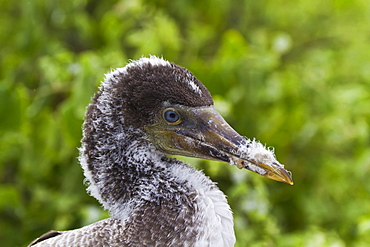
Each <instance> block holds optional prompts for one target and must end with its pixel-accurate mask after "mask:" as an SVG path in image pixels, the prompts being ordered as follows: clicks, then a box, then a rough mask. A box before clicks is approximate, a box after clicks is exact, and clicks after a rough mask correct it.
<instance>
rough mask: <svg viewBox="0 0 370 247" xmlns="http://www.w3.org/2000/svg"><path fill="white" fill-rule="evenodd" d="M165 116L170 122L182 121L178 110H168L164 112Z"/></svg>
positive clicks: (177, 122)
mask: <svg viewBox="0 0 370 247" xmlns="http://www.w3.org/2000/svg"><path fill="white" fill-rule="evenodd" d="M163 118H164V120H166V121H167V122H168V123H169V124H179V123H181V120H180V116H179V114H178V113H177V112H175V111H174V110H166V111H165V112H164V113H163Z"/></svg>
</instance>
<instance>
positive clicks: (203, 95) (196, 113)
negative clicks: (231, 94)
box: [111, 56, 293, 184]
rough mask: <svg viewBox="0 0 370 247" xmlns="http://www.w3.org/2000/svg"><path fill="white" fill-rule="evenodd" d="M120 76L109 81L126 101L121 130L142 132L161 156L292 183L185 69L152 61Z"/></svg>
mask: <svg viewBox="0 0 370 247" xmlns="http://www.w3.org/2000/svg"><path fill="white" fill-rule="evenodd" d="M120 73H121V74H122V75H121V76H120ZM120 73H117V72H115V74H114V75H111V77H112V78H113V79H115V78H114V77H115V76H116V77H117V78H116V79H117V80H120V81H121V82H120V83H117V84H115V87H117V90H116V91H117V92H119V94H120V95H119V97H120V98H123V99H124V100H123V107H122V109H123V114H124V116H125V118H124V121H125V125H128V126H132V127H134V128H138V129H142V130H143V132H144V133H145V135H146V137H147V138H148V140H149V141H150V142H151V143H152V144H153V145H154V146H155V147H156V148H157V149H158V150H159V151H161V152H163V153H165V154H174V155H183V156H188V157H197V158H202V159H209V160H217V161H223V162H227V163H230V164H233V165H236V166H237V167H238V168H240V169H247V170H250V171H253V172H256V173H258V174H260V175H262V176H265V177H267V178H270V179H274V180H277V181H281V182H285V183H289V184H293V180H292V177H291V174H290V172H288V171H287V170H285V169H284V166H283V165H282V164H280V163H279V162H278V161H277V160H276V158H275V155H274V153H273V151H271V150H269V149H267V148H266V147H265V146H263V145H262V144H261V143H259V142H257V141H255V140H250V139H246V138H243V137H242V136H241V135H239V134H238V133H237V132H236V131H235V130H234V129H233V128H232V127H231V126H230V125H229V124H228V123H227V122H226V121H225V120H224V118H223V117H222V116H221V115H220V114H219V113H218V112H217V111H216V110H215V108H214V107H213V100H212V97H211V95H210V93H209V91H208V90H207V89H206V87H205V86H204V85H203V84H202V83H201V82H200V81H199V80H197V79H196V78H195V76H194V75H193V74H192V73H190V72H189V71H188V70H186V69H185V68H182V67H180V66H178V65H176V64H173V63H170V62H167V61H165V60H163V59H160V58H157V57H154V56H152V57H150V58H142V59H140V60H137V61H132V62H131V63H129V64H128V65H127V66H126V67H124V68H123V69H122V71H121V72H120ZM118 77H119V78H118Z"/></svg>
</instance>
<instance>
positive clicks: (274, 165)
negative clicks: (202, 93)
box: [147, 106, 293, 184]
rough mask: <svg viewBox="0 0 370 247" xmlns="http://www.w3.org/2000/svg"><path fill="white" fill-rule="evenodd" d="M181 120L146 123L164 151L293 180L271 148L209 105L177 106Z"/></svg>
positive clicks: (150, 136)
mask: <svg viewBox="0 0 370 247" xmlns="http://www.w3.org/2000/svg"><path fill="white" fill-rule="evenodd" d="M179 108H181V109H179V112H180V115H181V116H182V119H183V121H182V123H181V124H179V125H168V124H167V125H164V124H154V125H152V126H149V128H148V129H147V130H149V131H147V132H149V135H148V136H149V138H150V139H151V140H152V142H153V143H154V145H155V146H156V147H157V148H158V149H159V150H161V151H163V152H165V153H167V154H176V155H183V156H189V157H197V158H202V159H209V160H218V161H223V162H228V163H230V164H233V165H236V166H237V167H238V168H240V169H242V168H245V169H248V170H250V171H253V172H256V173H258V174H260V175H262V176H264V177H267V178H270V179H273V180H277V181H280V182H285V183H288V184H293V180H292V177H291V173H290V172H289V171H287V170H285V169H284V166H283V165H282V164H280V163H279V162H278V161H277V160H276V158H275V155H274V153H273V151H271V150H270V149H267V148H266V147H264V146H263V145H262V144H261V143H259V142H257V141H255V140H249V139H245V138H243V137H242V136H240V135H239V134H238V133H237V132H236V131H235V130H234V129H233V128H232V127H231V126H230V125H229V124H228V123H227V122H226V121H225V120H224V119H223V117H222V116H221V115H220V114H219V113H218V112H217V111H216V110H215V109H214V108H213V107H212V106H210V107H184V106H181V107H179Z"/></svg>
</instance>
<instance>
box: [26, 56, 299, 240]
mask: <svg viewBox="0 0 370 247" xmlns="http://www.w3.org/2000/svg"><path fill="white" fill-rule="evenodd" d="M79 152H80V155H79V162H80V164H81V167H82V169H83V171H84V176H85V178H86V179H85V180H86V183H87V191H88V193H89V194H90V195H91V196H93V197H95V198H96V199H97V200H98V201H99V202H100V203H101V204H102V206H103V207H104V209H106V210H108V211H109V213H110V216H111V217H110V218H107V219H103V220H101V221H98V222H96V223H93V224H91V225H87V226H84V227H82V228H79V229H75V230H69V231H50V232H48V233H46V234H44V235H42V236H41V237H39V238H38V239H36V240H35V241H33V242H32V243H31V244H30V245H29V246H32V247H41V246H50V247H51V246H112V247H116V246H201V247H202V246H213V247H214V246H234V244H235V242H236V239H235V234H234V226H233V216H232V211H231V209H230V206H229V204H228V202H227V199H226V196H225V194H224V193H223V192H222V191H221V190H220V189H219V188H218V186H217V185H216V183H215V182H213V181H211V179H210V178H209V177H207V176H206V175H205V174H204V173H203V172H202V171H199V170H197V169H195V168H194V167H193V166H191V165H189V164H187V163H184V162H182V161H179V160H178V159H176V158H174V156H172V155H182V156H187V157H195V158H200V159H208V160H216V161H222V162H226V163H229V164H231V165H235V166H237V167H238V168H240V169H247V170H250V171H253V172H255V173H258V174H260V175H262V176H264V177H267V178H270V179H273V180H277V181H281V182H285V183H288V184H293V180H292V176H291V173H290V172H289V171H287V170H286V169H285V168H284V165H282V164H281V163H279V162H278V161H277V159H276V157H275V154H274V151H273V150H272V149H271V148H266V146H265V145H263V144H261V143H260V142H259V141H257V140H255V139H248V138H245V137H242V136H241V135H240V134H238V133H237V132H236V131H235V130H234V129H233V128H232V127H231V126H230V125H229V124H228V123H227V122H226V121H225V120H224V118H223V117H222V116H221V115H220V113H218V111H217V110H216V109H215V108H214V102H213V99H212V96H211V94H210V92H209V91H208V90H207V88H206V87H205V86H204V85H203V84H202V83H201V82H200V81H199V80H198V79H197V78H196V77H195V76H194V75H193V74H192V73H191V72H190V71H189V70H187V69H185V68H183V67H181V66H179V65H177V64H175V63H172V62H169V61H167V60H165V59H163V58H161V57H157V56H153V55H151V56H148V57H141V58H140V59H138V60H130V61H129V62H128V63H127V64H126V65H125V66H124V67H121V68H117V69H115V70H112V71H111V72H109V73H108V74H106V75H105V80H104V81H103V82H102V84H101V85H100V87H99V90H98V92H97V93H96V94H95V95H94V97H93V98H92V102H91V103H90V104H89V105H88V107H87V110H86V114H85V119H84V124H83V138H82V140H81V147H80V149H79Z"/></svg>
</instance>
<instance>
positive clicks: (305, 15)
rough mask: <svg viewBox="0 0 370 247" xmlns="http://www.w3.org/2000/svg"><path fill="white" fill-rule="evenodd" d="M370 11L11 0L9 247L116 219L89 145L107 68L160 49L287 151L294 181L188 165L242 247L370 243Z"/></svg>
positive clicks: (4, 70) (316, 5) (2, 158)
mask: <svg viewBox="0 0 370 247" xmlns="http://www.w3.org/2000/svg"><path fill="white" fill-rule="evenodd" d="M369 10H370V4H369V2H368V1H366V0H354V1H344V0H332V1H319V0H312V1H293V0H291V1H281V0H277V1H247V0H244V1H242V0H238V1H217V0H205V1H189V0H186V1H185V0H178V1H169V0H160V1H159V0H158V1H146V2H145V1H143V0H121V1H117V0H114V1H113V0H111V1H96V0H93V1H86V0H75V1H43V0H33V1H22V0H21V1H0V13H1V15H0V47H1V53H0V64H1V67H0V116H1V121H0V150H1V151H0V182H1V183H0V245H1V246H25V245H26V244H28V243H29V242H30V241H31V240H32V239H34V238H35V237H37V236H39V235H41V234H42V233H44V232H46V231H48V230H50V229H58V230H63V229H72V228H78V227H81V226H83V225H86V224H88V223H91V222H94V221H97V220H99V219H101V218H104V217H107V213H106V212H103V210H102V209H101V208H100V206H99V205H98V203H97V202H96V201H95V200H94V199H93V198H91V197H89V196H88V195H87V194H86V192H85V186H84V185H83V175H82V172H81V168H80V167H79V165H78V162H77V159H76V157H77V156H78V150H77V147H79V140H80V138H81V124H82V119H83V115H84V110H85V107H86V106H87V104H88V102H89V100H90V98H91V96H92V95H93V94H94V92H95V91H96V90H97V86H98V85H99V82H100V81H101V80H103V78H104V73H107V72H109V71H110V69H111V68H116V67H122V66H124V65H125V63H126V62H127V60H128V59H137V58H139V57H141V56H142V55H149V54H153V55H158V56H162V55H163V57H165V58H166V59H168V60H170V61H174V62H176V63H178V64H180V65H182V66H184V67H187V68H188V69H190V70H191V71H192V72H193V73H194V74H195V75H196V76H197V77H198V78H199V79H200V80H201V81H203V82H204V84H205V85H206V86H207V87H208V89H209V90H210V92H211V93H212V94H213V95H214V98H215V103H216V108H218V109H220V111H221V112H222V113H223V115H224V116H225V117H226V119H227V120H228V121H229V122H230V123H231V125H232V126H233V127H234V128H235V129H236V130H237V131H238V132H240V133H241V134H242V135H245V136H248V137H250V138H253V137H256V138H257V139H259V140H261V141H262V142H263V143H267V145H269V146H273V147H275V149H276V153H277V157H278V159H279V160H280V161H281V162H283V163H284V164H286V168H287V169H288V170H291V171H292V172H293V178H294V181H295V184H294V186H288V185H285V184H281V183H277V182H274V181H269V180H267V179H265V178H263V177H259V176H258V175H256V174H252V173H250V172H246V171H240V170H238V169H236V168H235V167H229V166H227V165H225V164H217V163H215V162H209V161H199V160H195V159H186V160H188V161H189V162H191V163H193V164H196V166H198V167H199V168H200V169H203V170H204V171H205V172H206V173H207V174H208V175H209V176H211V177H212V179H213V180H214V181H217V182H218V183H219V186H220V188H221V189H222V190H223V191H224V192H225V193H226V194H227V195H228V200H229V202H230V204H231V207H232V209H233V211H234V216H235V227H236V229H235V231H236V234H237V239H238V242H237V246H255V247H257V246H258V247H259V246H263V247H265V246H307V247H308V246H367V243H369V242H370V238H369V236H370V201H369V192H370V183H369V182H368V176H369V170H370V149H369V144H370V130H369V124H370V107H369V105H370V79H369V78H370V69H369V68H370V48H369V45H368V44H369V36H368V34H369V31H370V30H369V27H370V20H369V18H368V17H369V16H370V11H369Z"/></svg>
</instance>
